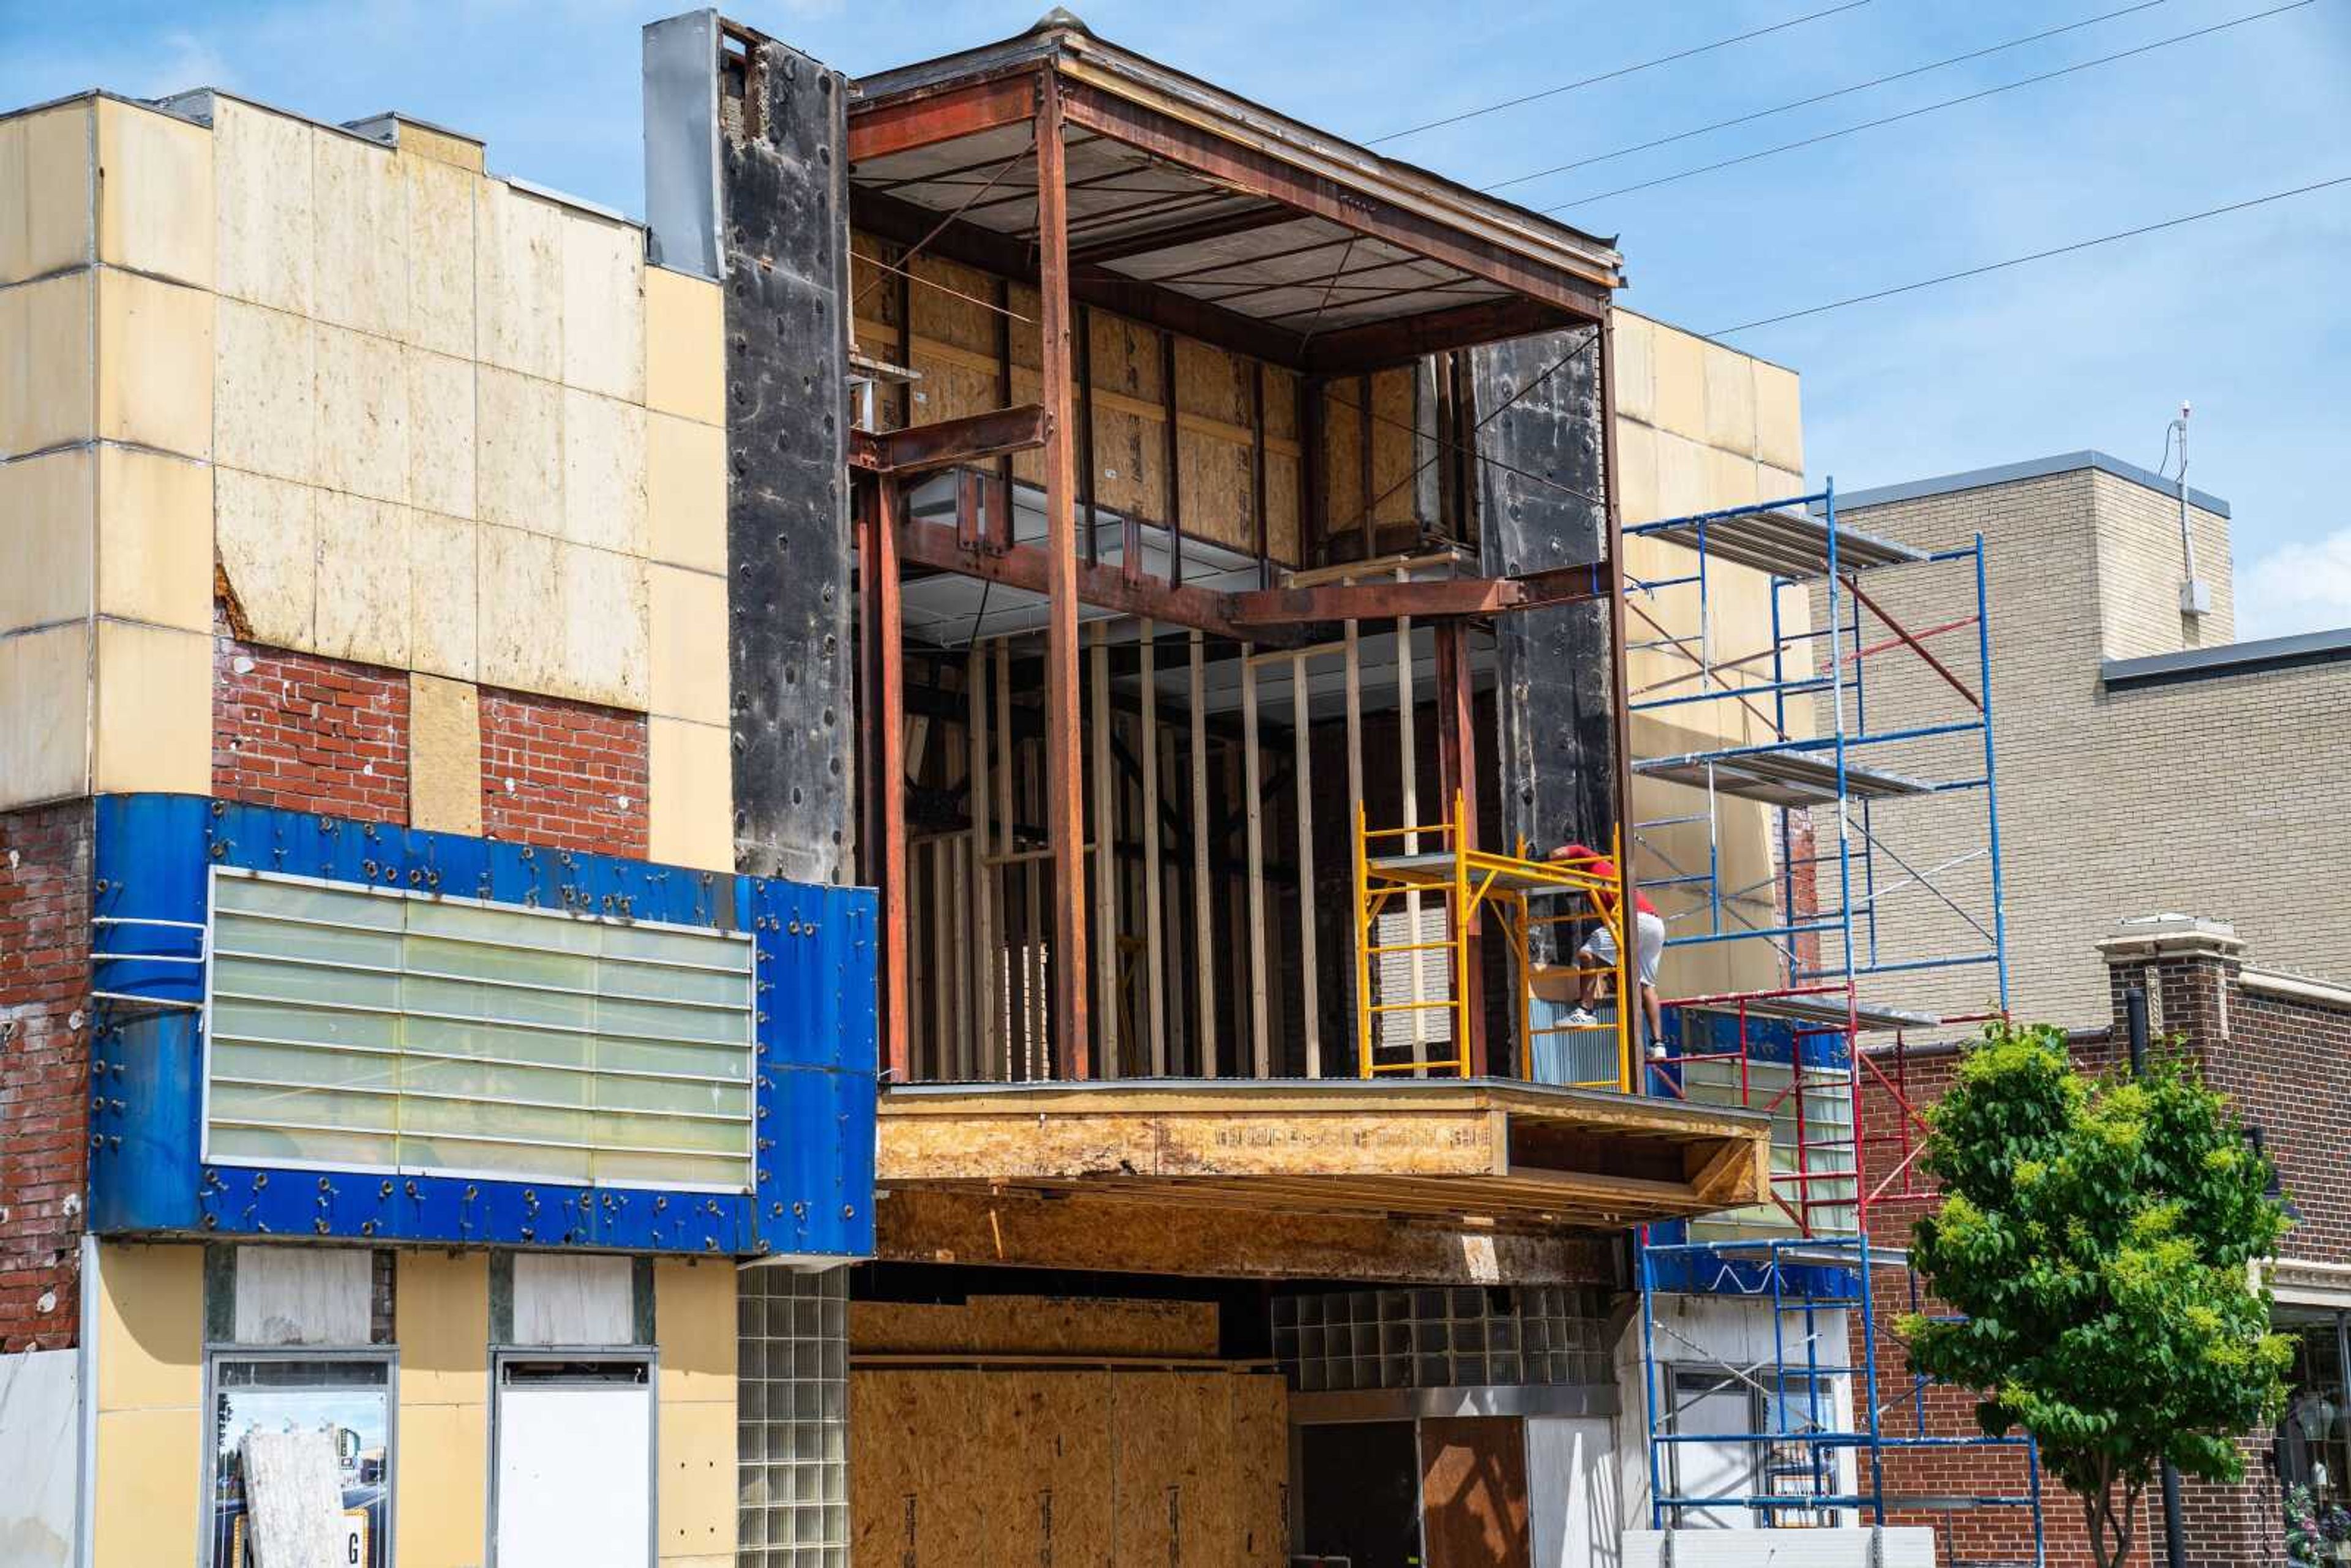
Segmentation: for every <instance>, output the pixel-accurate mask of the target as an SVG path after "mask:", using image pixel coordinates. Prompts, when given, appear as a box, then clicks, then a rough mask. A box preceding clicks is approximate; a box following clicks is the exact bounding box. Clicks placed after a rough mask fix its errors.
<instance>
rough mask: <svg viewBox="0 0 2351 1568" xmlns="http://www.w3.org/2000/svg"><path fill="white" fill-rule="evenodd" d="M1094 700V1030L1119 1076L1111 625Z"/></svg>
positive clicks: (1108, 1069) (1102, 1055) (1099, 652)
mask: <svg viewBox="0 0 2351 1568" xmlns="http://www.w3.org/2000/svg"><path fill="white" fill-rule="evenodd" d="M1093 632H1094V635H1093V643H1094V646H1093V669H1092V675H1093V702H1092V705H1091V706H1092V710H1093V711H1092V724H1091V726H1090V727H1089V728H1090V730H1091V733H1090V735H1089V736H1088V737H1087V738H1088V739H1089V740H1090V741H1091V742H1092V748H1093V776H1094V788H1093V801H1094V810H1093V871H1094V976H1093V980H1094V1028H1095V1039H1096V1041H1097V1052H1096V1059H1095V1066H1096V1068H1097V1069H1098V1070H1099V1071H1100V1072H1101V1074H1102V1077H1104V1078H1116V1077H1117V1076H1119V1040H1118V883H1117V877H1118V797H1117V794H1116V789H1115V786H1114V784H1113V775H1112V772H1111V766H1110V739H1111V736H1110V720H1111V713H1110V624H1109V622H1103V621H1097V622H1094V626H1093Z"/></svg>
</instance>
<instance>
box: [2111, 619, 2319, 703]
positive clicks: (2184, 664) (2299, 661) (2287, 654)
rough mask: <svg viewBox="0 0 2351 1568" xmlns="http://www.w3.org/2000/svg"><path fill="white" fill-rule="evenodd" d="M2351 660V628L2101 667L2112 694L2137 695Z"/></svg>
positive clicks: (2157, 655)
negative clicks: (2147, 689) (2225, 677)
mask: <svg viewBox="0 0 2351 1568" xmlns="http://www.w3.org/2000/svg"><path fill="white" fill-rule="evenodd" d="M2346 659H2351V626H2338V627H2336V628H2335V630H2333V631H2331V632H2302V633H2300V634H2299V635H2296V636H2292V637H2263V638H2261V639H2259V640H2258V641H2255V642H2251V643H2221V644H2220V646H2219V647H2217V648H2189V649H2187V650H2186V651H2184V652H2182V653H2153V654H2149V655H2148V656H2147V657H2146V658H2143V659H2108V660H2106V661H2105V663H2104V664H2101V665H2099V666H2098V674H2099V678H2100V679H2101V680H2102V681H2103V682H2104V683H2105V688H2106V690H2108V691H2110V692H2113V691H2131V690H2134V689H2137V688H2141V687H2147V686H2168V685H2179V684H2181V683H2183V682H2187V681H2202V680H2211V679H2213V678H2215V677H2217V676H2220V675H2252V674H2263V673H2265V672H2268V671H2272V670H2293V669H2300V668H2301V667H2303V666H2304V665H2305V664H2335V663H2337V662H2338V661H2341V660H2346Z"/></svg>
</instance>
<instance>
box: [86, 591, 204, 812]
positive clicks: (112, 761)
mask: <svg viewBox="0 0 2351 1568" xmlns="http://www.w3.org/2000/svg"><path fill="white" fill-rule="evenodd" d="M212 695H213V640H212V639H211V638H210V637H207V636H203V635H200V634H198V633H196V632H173V631H168V630H165V629H163V628H161V627H154V626H140V625H136V624H133V623H132V622H128V621H106V620H101V621H99V622H98V701H97V707H96V716H95V718H94V719H93V721H92V729H93V733H94V735H95V737H96V741H97V744H96V747H94V750H95V753H96V755H95V756H94V757H93V758H92V760H91V768H90V775H91V780H92V785H93V787H94V788H95V789H98V790H99V792H101V793H115V792H121V793H130V792H131V791H134V790H141V789H152V790H154V791H157V792H158V793H162V794H168V795H205V794H209V793H211V791H212V784H213V703H212Z"/></svg>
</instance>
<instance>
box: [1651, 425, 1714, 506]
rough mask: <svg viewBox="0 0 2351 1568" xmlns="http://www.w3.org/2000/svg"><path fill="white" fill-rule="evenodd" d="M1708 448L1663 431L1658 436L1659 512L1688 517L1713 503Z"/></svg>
mask: <svg viewBox="0 0 2351 1568" xmlns="http://www.w3.org/2000/svg"><path fill="white" fill-rule="evenodd" d="M1708 479H1709V476H1708V472H1707V449H1706V448H1705V447H1703V446H1701V445H1699V444H1698V443H1697V442H1695V441H1689V440H1685V439H1684V438H1683V437H1681V436H1678V435H1675V434H1669V433H1665V432H1660V433H1659V434H1658V436H1657V515H1658V516H1659V517H1687V516H1688V515H1689V514H1690V513H1692V512H1703V511H1705V510H1707V509H1708V507H1709V506H1710V505H1711V502H1710V501H1709V499H1708V496H1709V491H1708Z"/></svg>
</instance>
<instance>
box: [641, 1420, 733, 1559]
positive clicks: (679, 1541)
mask: <svg viewBox="0 0 2351 1568" xmlns="http://www.w3.org/2000/svg"><path fill="white" fill-rule="evenodd" d="M659 1409H660V1422H661V1425H660V1427H659V1429H658V1431H657V1433H656V1435H655V1437H654V1443H653V1449H654V1453H655V1455H656V1456H657V1458H656V1464H657V1466H658V1468H659V1469H660V1471H661V1484H660V1485H659V1486H658V1487H657V1488H656V1489H655V1490H654V1494H653V1506H654V1509H655V1513H654V1519H655V1521H656V1526H655V1528H656V1531H657V1532H658V1533H657V1540H658V1542H659V1543H660V1552H659V1555H660V1556H661V1557H662V1558H663V1559H664V1561H667V1560H669V1559H672V1558H677V1557H691V1556H729V1555H732V1554H733V1552H734V1551H735V1493H736V1488H735V1405H734V1402H733V1401H732V1400H729V1401H727V1402H726V1403H725V1404H723V1405H716V1404H714V1405H695V1404H673V1403H671V1402H669V1401H667V1400H664V1401H662V1403H661V1405H660V1406H659Z"/></svg>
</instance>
